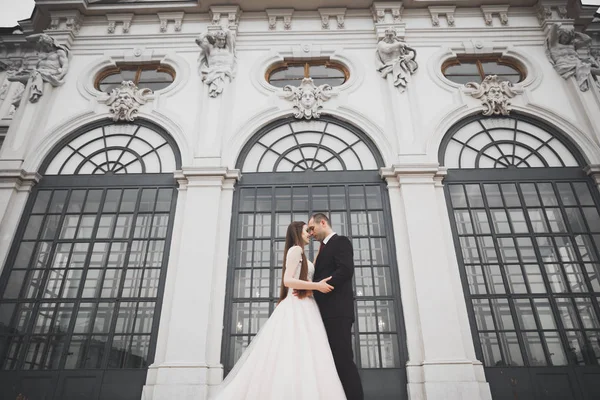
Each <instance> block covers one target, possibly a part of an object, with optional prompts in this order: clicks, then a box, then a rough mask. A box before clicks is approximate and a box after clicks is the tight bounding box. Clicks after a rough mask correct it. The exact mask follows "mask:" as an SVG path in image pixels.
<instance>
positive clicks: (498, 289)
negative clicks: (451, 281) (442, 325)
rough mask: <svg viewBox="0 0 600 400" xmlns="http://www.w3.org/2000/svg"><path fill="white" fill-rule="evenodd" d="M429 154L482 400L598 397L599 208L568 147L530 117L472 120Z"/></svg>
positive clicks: (580, 164) (574, 153)
mask: <svg viewBox="0 0 600 400" xmlns="http://www.w3.org/2000/svg"><path fill="white" fill-rule="evenodd" d="M439 158H440V163H441V164H443V165H444V166H446V167H448V175H447V178H446V179H445V181H444V183H445V191H446V196H447V201H448V208H449V212H450V219H451V223H452V229H453V234H454V240H455V244H456V252H457V256H458V260H459V264H460V267H461V275H462V279H463V285H464V291H465V297H466V301H467V307H468V310H469V313H470V318H471V329H472V332H473V338H474V341H475V343H476V349H477V354H478V356H479V358H480V359H481V360H482V361H483V363H484V365H485V369H486V375H487V378H488V381H489V382H490V386H491V388H492V395H493V396H494V399H513V398H515V397H516V396H518V397H519V398H537V397H536V394H535V389H534V388H537V387H544V388H546V387H552V388H553V389H552V390H553V394H552V395H553V396H555V397H556V398H569V399H581V398H582V397H580V396H581V395H580V393H581V392H587V393H589V394H590V396H591V397H590V398H594V397H598V396H600V390H598V386H597V385H595V384H592V383H591V382H592V380H591V379H598V376H599V374H600V370H599V369H598V362H599V360H600V321H599V319H600V318H599V317H600V308H599V305H600V304H599V300H600V252H599V251H600V214H599V204H600V203H599V196H598V190H597V188H596V187H595V185H594V183H593V182H592V181H591V180H590V179H589V178H588V177H587V176H586V175H585V173H584V172H583V166H584V165H585V162H584V160H583V158H582V157H581V155H580V154H579V152H578V151H577V149H576V148H575V147H574V146H573V145H572V144H571V143H570V142H569V141H568V140H566V139H565V138H564V137H563V135H561V134H560V133H559V132H557V131H556V130H555V129H553V128H552V127H550V126H548V125H546V124H543V123H540V122H539V121H537V120H534V119H531V118H526V117H523V116H511V117H493V118H480V117H472V118H469V119H467V120H465V121H462V122H461V123H459V124H457V125H456V126H454V127H453V128H452V129H451V130H450V131H449V132H448V134H447V135H446V137H445V139H444V141H443V143H442V146H441V149H440V153H439ZM592 377H594V378H592ZM509 378H510V379H509Z"/></svg>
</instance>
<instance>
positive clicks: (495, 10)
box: [481, 5, 509, 26]
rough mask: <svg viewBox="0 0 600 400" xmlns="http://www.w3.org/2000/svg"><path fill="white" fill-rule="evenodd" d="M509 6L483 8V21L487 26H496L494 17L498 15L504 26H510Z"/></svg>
mask: <svg viewBox="0 0 600 400" xmlns="http://www.w3.org/2000/svg"><path fill="white" fill-rule="evenodd" d="M508 7H509V6H508V5H498V6H481V12H482V13H483V20H484V21H485V24H486V25H487V26H492V25H493V24H494V15H498V17H499V18H500V23H501V24H502V25H503V26H506V25H508Z"/></svg>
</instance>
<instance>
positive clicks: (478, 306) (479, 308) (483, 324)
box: [473, 299, 495, 331]
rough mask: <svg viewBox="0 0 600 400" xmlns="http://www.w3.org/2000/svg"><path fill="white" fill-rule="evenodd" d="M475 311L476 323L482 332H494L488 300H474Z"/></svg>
mask: <svg viewBox="0 0 600 400" xmlns="http://www.w3.org/2000/svg"><path fill="white" fill-rule="evenodd" d="M473 311H474V312H475V321H476V322H477V327H478V329H479V330H480V331H489V330H494V329H495V325H494V320H493V318H492V312H491V310H490V305H489V302H488V300H486V299H473Z"/></svg>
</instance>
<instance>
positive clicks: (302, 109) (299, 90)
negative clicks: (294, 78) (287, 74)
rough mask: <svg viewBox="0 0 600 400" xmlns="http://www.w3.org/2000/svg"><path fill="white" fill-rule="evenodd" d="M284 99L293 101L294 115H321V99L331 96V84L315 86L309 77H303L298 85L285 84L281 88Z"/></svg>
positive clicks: (306, 116)
mask: <svg viewBox="0 0 600 400" xmlns="http://www.w3.org/2000/svg"><path fill="white" fill-rule="evenodd" d="M283 91H284V96H285V98H286V99H288V100H291V101H292V102H293V103H294V117H296V118H298V119H302V118H304V119H314V118H319V117H320V116H321V109H322V108H323V101H325V100H328V99H329V98H331V95H332V93H331V86H330V85H327V84H326V85H321V86H316V85H315V84H314V82H313V80H312V79H311V78H304V79H303V80H302V83H300V86H298V87H295V86H291V85H287V86H285V87H284V88H283Z"/></svg>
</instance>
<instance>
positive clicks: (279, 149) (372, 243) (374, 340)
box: [222, 117, 408, 398]
mask: <svg viewBox="0 0 600 400" xmlns="http://www.w3.org/2000/svg"><path fill="white" fill-rule="evenodd" d="M382 164H383V162H382V160H381V157H380V155H379V153H378V152H377V149H376V148H375V146H374V145H373V144H372V143H371V142H370V140H368V138H367V137H366V135H364V133H362V132H360V131H359V130H358V129H356V128H354V127H353V126H351V125H348V124H345V123H342V122H340V121H337V120H335V119H333V118H330V117H322V118H321V120H319V121H310V122H309V121H297V120H294V119H285V120H281V121H277V122H274V123H272V124H270V125H268V126H267V127H265V128H264V129H262V130H261V131H260V132H258V133H257V134H256V135H255V137H254V138H253V139H252V140H251V141H250V142H249V143H248V144H247V145H246V147H245V148H244V149H243V151H242V155H241V156H240V158H239V160H238V163H237V168H239V169H241V170H242V178H241V179H240V181H239V183H238V187H237V188H236V191H235V200H234V215H233V220H232V233H231V245H230V257H229V260H230V262H229V275H228V284H227V302H226V308H225V309H226V310H227V311H226V316H225V321H224V327H225V329H224V338H223V353H222V354H223V356H222V360H223V364H224V366H225V369H226V371H228V370H230V369H231V368H232V367H233V365H234V364H235V361H236V360H237V359H238V358H239V357H240V356H241V354H242V353H243V351H244V350H245V348H246V347H247V346H248V344H249V343H250V340H252V338H253V337H254V335H255V334H256V333H257V332H258V330H259V329H260V328H261V326H262V325H263V323H264V322H265V321H266V320H267V318H268V317H269V315H270V314H271V312H272V311H273V309H274V307H275V304H276V302H277V300H278V297H279V286H280V284H281V267H282V264H283V250H284V240H285V232H286V228H287V226H288V225H289V223H290V222H291V221H293V220H299V221H305V222H307V221H308V218H309V216H310V215H311V213H314V212H324V213H326V214H327V215H329V217H330V220H331V222H332V227H333V229H334V230H335V231H336V232H337V233H339V234H341V235H346V236H348V237H350V238H351V240H352V244H353V247H354V263H355V275H354V289H355V294H356V301H355V307H356V308H355V313H356V323H355V325H354V354H355V359H356V362H357V365H358V367H359V370H360V373H361V375H362V378H363V381H364V382H365V385H364V386H365V390H366V395H367V396H369V395H378V396H382V398H406V372H405V364H406V361H407V359H408V357H407V352H406V348H405V346H406V341H405V339H404V337H405V336H404V327H403V318H402V309H401V305H400V295H399V284H398V276H397V267H396V260H395V256H394V254H395V250H394V244H393V228H392V226H391V223H390V221H391V216H390V205H389V200H388V197H387V192H386V188H385V184H384V183H383V182H382V180H381V178H380V177H379V174H378V168H379V167H380V166H382ZM309 257H310V258H311V259H314V253H313V252H312V250H309ZM383 381H385V382H386V385H383V386H382V385H380V384H378V382H383Z"/></svg>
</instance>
